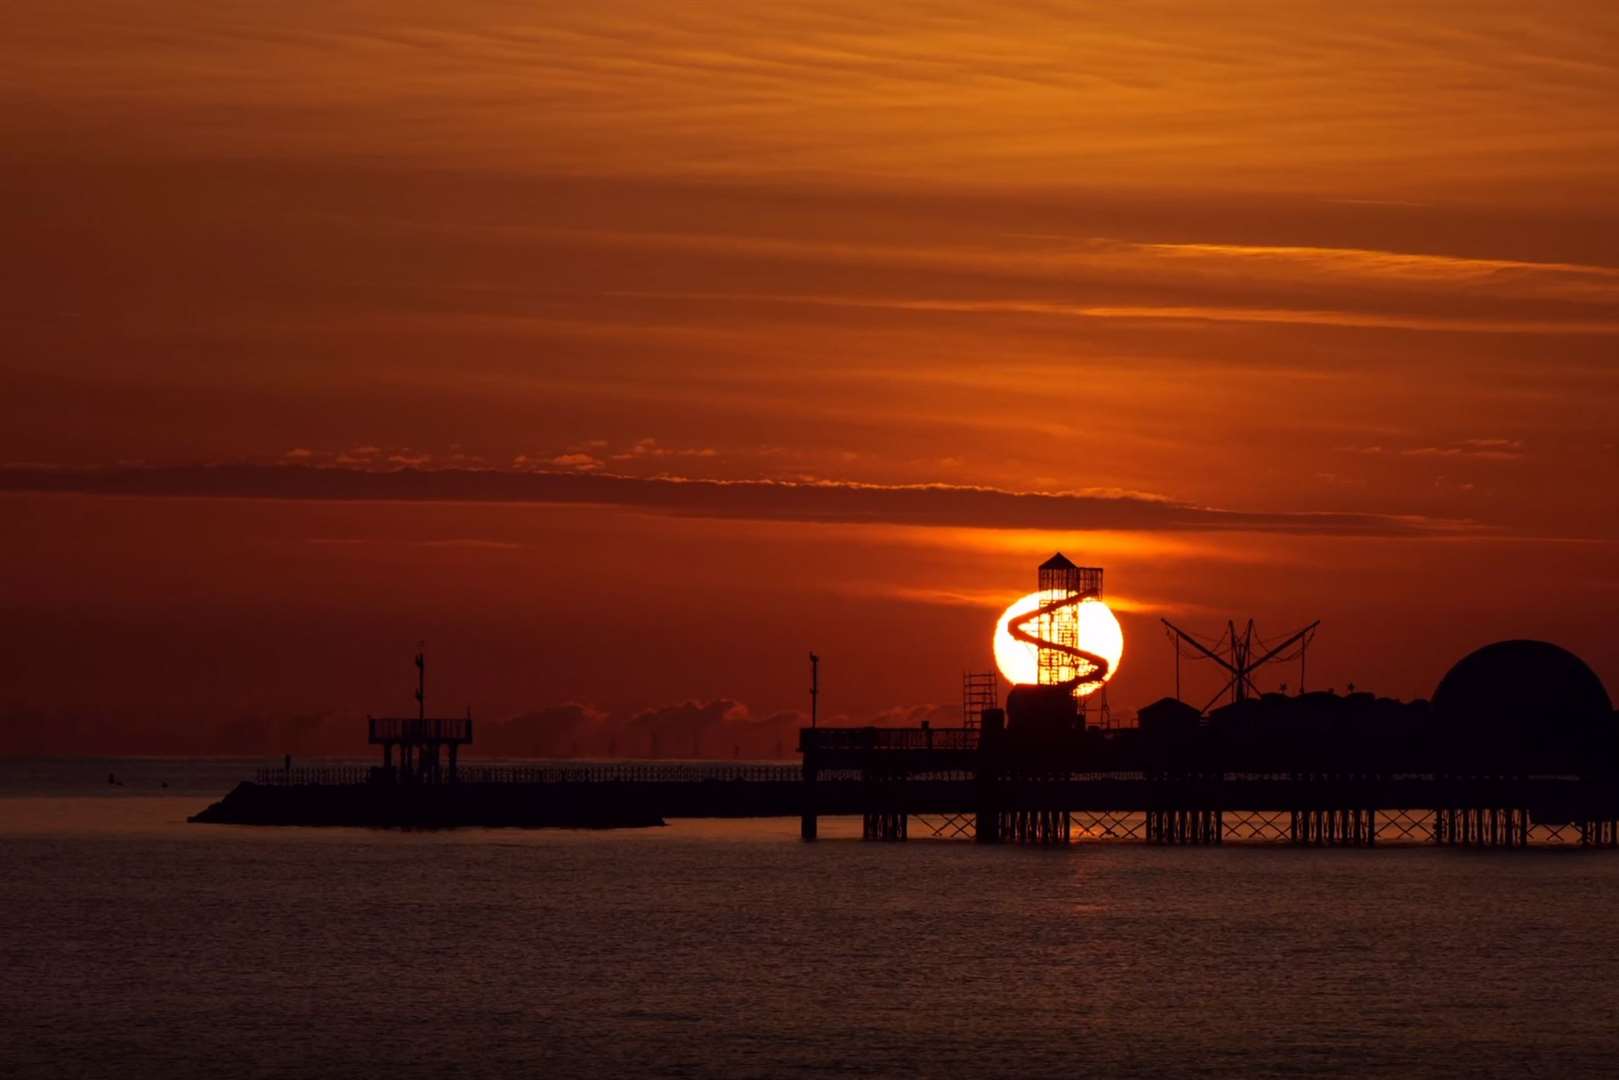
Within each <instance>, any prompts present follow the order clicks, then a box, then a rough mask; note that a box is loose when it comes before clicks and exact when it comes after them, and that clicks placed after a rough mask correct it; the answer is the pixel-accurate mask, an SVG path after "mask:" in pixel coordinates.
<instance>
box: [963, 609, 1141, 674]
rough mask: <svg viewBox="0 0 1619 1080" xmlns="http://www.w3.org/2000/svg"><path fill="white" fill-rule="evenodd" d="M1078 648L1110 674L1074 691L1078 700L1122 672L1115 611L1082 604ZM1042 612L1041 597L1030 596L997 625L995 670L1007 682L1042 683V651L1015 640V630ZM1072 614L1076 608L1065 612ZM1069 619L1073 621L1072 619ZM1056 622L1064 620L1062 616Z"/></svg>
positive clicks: (1003, 615) (1121, 633)
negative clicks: (1093, 656)
mask: <svg viewBox="0 0 1619 1080" xmlns="http://www.w3.org/2000/svg"><path fill="white" fill-rule="evenodd" d="M1077 607H1078V616H1077V617H1078V619H1079V647H1080V648H1082V649H1084V650H1085V651H1086V652H1089V653H1095V654H1096V655H1097V656H1100V657H1102V658H1103V659H1104V660H1106V661H1107V665H1108V666H1107V673H1106V674H1104V675H1103V676H1102V678H1100V679H1097V680H1094V681H1092V682H1084V683H1080V684H1079V685H1078V686H1076V687H1075V688H1074V696H1075V697H1087V696H1089V695H1090V694H1093V693H1095V692H1096V691H1098V690H1100V689H1101V688H1102V686H1103V685H1104V684H1106V683H1107V682H1108V681H1109V680H1110V679H1112V678H1113V676H1114V675H1115V674H1116V673H1117V672H1118V670H1119V660H1120V659H1121V658H1122V657H1123V656H1124V631H1123V630H1122V629H1121V628H1120V627H1119V620H1118V619H1117V618H1116V617H1115V616H1114V614H1113V612H1112V610H1111V609H1110V608H1109V607H1108V606H1107V604H1105V603H1104V602H1102V601H1101V600H1096V599H1087V600H1083V601H1081V602H1080V603H1079V604H1078V605H1077ZM1039 608H1040V594H1039V593H1037V592H1032V593H1029V594H1028V595H1027V596H1024V597H1022V598H1021V599H1019V600H1017V601H1016V602H1014V603H1013V604H1012V605H1011V606H1010V607H1008V608H1007V609H1006V610H1005V611H1004V612H1002V613H1001V618H1000V621H999V622H998V623H996V625H995V666H996V667H998V668H1000V670H1001V674H1002V675H1003V676H1005V678H1006V679H1007V681H1008V682H1011V683H1014V684H1017V683H1022V684H1031V683H1036V682H1039V681H1040V675H1039V650H1038V649H1036V648H1035V646H1033V645H1030V644H1028V643H1027V642H1022V641H1019V640H1018V639H1017V638H1015V637H1013V636H1012V626H1013V624H1014V623H1016V622H1017V621H1018V620H1019V619H1022V618H1025V617H1027V616H1029V615H1031V614H1032V613H1034V612H1035V611H1037V610H1039ZM1064 610H1065V611H1068V612H1072V611H1073V610H1074V608H1072V607H1070V608H1066V609H1064ZM1069 617H1070V618H1072V617H1074V616H1072V615H1070V616H1069ZM1057 618H1059V619H1060V618H1062V615H1061V614H1060V613H1059V615H1058V616H1057Z"/></svg>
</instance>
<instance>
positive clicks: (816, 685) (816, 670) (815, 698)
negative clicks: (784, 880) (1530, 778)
mask: <svg viewBox="0 0 1619 1080" xmlns="http://www.w3.org/2000/svg"><path fill="white" fill-rule="evenodd" d="M820 698H821V658H820V657H819V656H816V655H815V654H814V653H813V652H812V653H810V727H814V726H815V721H816V714H817V712H818V711H819V707H820Z"/></svg>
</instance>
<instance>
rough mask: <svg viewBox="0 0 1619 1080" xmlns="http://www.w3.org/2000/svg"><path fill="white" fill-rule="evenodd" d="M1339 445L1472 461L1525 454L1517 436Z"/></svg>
mask: <svg viewBox="0 0 1619 1080" xmlns="http://www.w3.org/2000/svg"><path fill="white" fill-rule="evenodd" d="M1341 449H1342V451H1343V452H1344V453H1346V454H1359V455H1361V456H1362V457H1390V456H1392V457H1411V458H1463V459H1468V460H1472V461H1521V460H1522V459H1523V457H1524V446H1523V442H1522V441H1521V440H1519V439H1462V440H1460V441H1458V442H1453V443H1445V444H1443V445H1437V446H1408V447H1390V446H1383V445H1381V444H1373V445H1371V446H1345V447H1342V448H1341Z"/></svg>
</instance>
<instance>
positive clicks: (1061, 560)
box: [1040, 551, 1079, 570]
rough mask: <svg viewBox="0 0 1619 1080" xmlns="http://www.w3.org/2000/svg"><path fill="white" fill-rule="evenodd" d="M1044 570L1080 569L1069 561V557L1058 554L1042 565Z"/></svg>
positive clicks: (1041, 567)
mask: <svg viewBox="0 0 1619 1080" xmlns="http://www.w3.org/2000/svg"><path fill="white" fill-rule="evenodd" d="M1040 569H1042V570H1078V569H1079V567H1077V566H1075V565H1074V564H1073V563H1071V562H1069V561H1068V556H1066V555H1064V554H1063V553H1062V552H1060V551H1059V552H1057V554H1055V555H1053V556H1052V557H1051V558H1049V559H1047V560H1046V561H1045V562H1043V563H1041V564H1040Z"/></svg>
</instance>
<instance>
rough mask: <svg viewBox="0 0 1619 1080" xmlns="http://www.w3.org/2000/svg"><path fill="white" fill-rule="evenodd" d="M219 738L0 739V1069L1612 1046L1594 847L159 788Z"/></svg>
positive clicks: (239, 770)
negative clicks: (988, 837) (244, 818)
mask: <svg viewBox="0 0 1619 1080" xmlns="http://www.w3.org/2000/svg"><path fill="white" fill-rule="evenodd" d="M251 764H252V763H243V762H112V763H108V762H53V763H16V762H13V763H5V764H0V1032H3V1036H0V1075H4V1076H10V1077H72V1076H84V1077H157V1078H174V1080H179V1078H189V1077H231V1078H240V1077H304V1076H329V1075H352V1076H390V1077H416V1076H439V1075H445V1074H455V1075H467V1076H534V1077H570V1076H591V1077H598V1078H599V1077H614V1076H621V1075H654V1076H680V1077H704V1076H727V1077H747V1076H813V1077H824V1076H827V1075H853V1076H895V1077H912V1076H941V1077H951V1076H1008V1077H1011V1076H1018V1077H1022V1076H1053V1077H1055V1076H1064V1077H1066V1076H1074V1075H1077V1074H1093V1075H1103V1076H1157V1075H1186V1076H1206V1077H1224V1076H1231V1077H1254V1076H1293V1075H1298V1074H1301V1073H1310V1074H1322V1075H1339V1076H1356V1077H1367V1076H1389V1077H1413V1076H1571V1075H1589V1076H1597V1075H1612V1074H1614V1073H1615V1071H1616V1070H1619V1028H1616V1026H1615V1025H1616V1021H1619V853H1609V854H1602V853H1582V852H1566V851H1565V852H1546V853H1536V852H1528V853H1522V852H1519V853H1502V854H1480V853H1458V852H1441V851H1434V850H1427V849H1416V848H1408V849H1399V850H1380V851H1375V852H1367V851H1343V852H1332V851H1289V850H1285V849H1276V848H1264V847H1247V848H1232V847H1228V848H1224V849H1218V850H1203V851H1198V850H1159V849H1152V848H1147V847H1139V846H1090V847H1079V848H1076V849H1074V850H1071V851H1066V852H1049V851H1047V852H1040V851H1024V850H1018V849H1015V848H1003V849H982V848H978V847H976V846H974V845H972V844H970V843H964V842H946V841H931V842H927V841H915V840H913V841H912V842H910V843H908V844H902V845H878V844H863V843H861V842H860V841H859V840H857V839H855V838H854V837H853V835H852V829H851V825H853V827H854V828H857V827H858V825H857V823H848V822H843V823H840V822H838V821H836V820H833V821H827V822H823V830H824V831H825V833H826V835H827V837H828V838H827V839H825V840H823V841H822V842H820V843H817V844H803V843H800V842H799V841H798V839H797V822H796V821H753V822H731V823H721V822H696V821H687V822H679V823H676V824H674V825H672V826H670V827H668V828H663V829H652V830H637V831H623V832H599V833H597V832H568V831H518V830H479V829H468V830H457V831H446V832H427V833H405V832H394V831H366V830H349V829H323V830H313V829H249V828H241V827H232V826H197V825H187V824H185V823H184V818H185V816H186V815H187V814H189V813H193V812H195V811H196V810H198V809H200V808H201V807H202V806H203V805H205V804H206V803H207V802H208V801H210V800H211V798H213V797H217V796H218V795H220V794H222V793H223V792H224V791H225V790H226V789H227V788H228V787H229V786H230V784H231V783H232V782H233V781H234V780H235V779H236V778H238V777H240V776H241V775H243V774H244V772H246V771H250V769H251ZM109 770H111V771H116V772H117V773H118V774H119V776H120V778H121V779H122V780H123V781H124V786H123V787H112V786H110V785H107V784H106V773H107V772H108V771H109ZM163 780H167V781H168V782H169V784H170V786H169V788H168V789H163V788H161V787H160V786H159V785H160V783H161V782H162V781H163Z"/></svg>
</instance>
